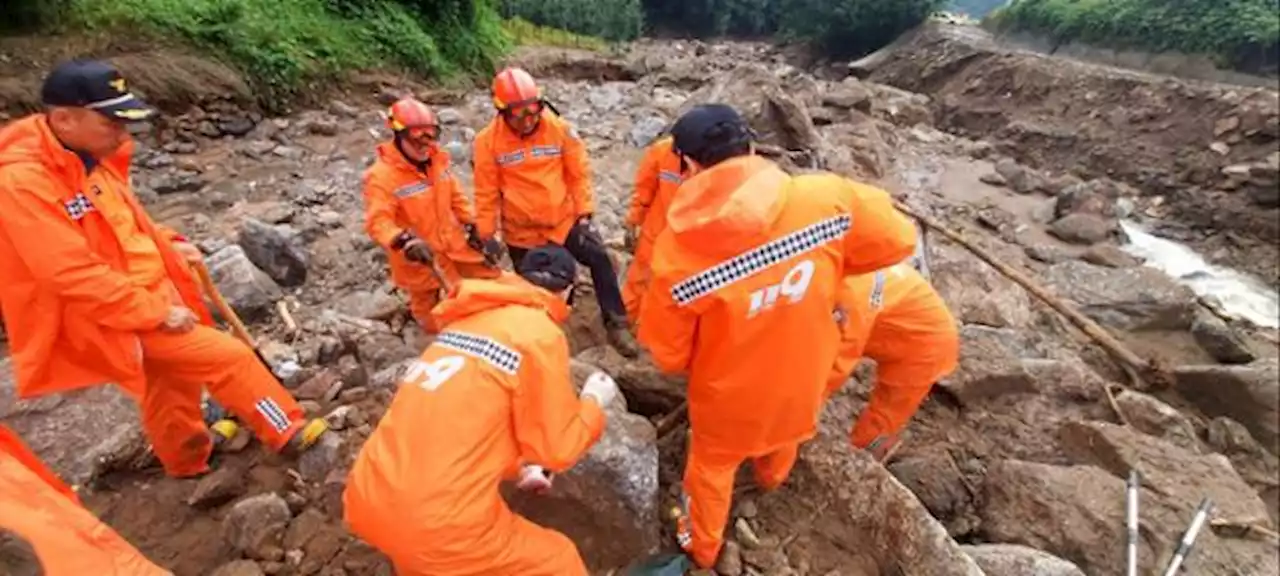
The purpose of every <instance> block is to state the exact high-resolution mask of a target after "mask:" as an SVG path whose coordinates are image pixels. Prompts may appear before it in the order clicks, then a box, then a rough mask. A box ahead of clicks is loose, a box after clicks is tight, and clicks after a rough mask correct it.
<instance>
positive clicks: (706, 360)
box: [640, 156, 915, 456]
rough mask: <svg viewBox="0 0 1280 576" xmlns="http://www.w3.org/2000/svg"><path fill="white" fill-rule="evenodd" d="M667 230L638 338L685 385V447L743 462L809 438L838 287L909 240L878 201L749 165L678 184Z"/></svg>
mask: <svg viewBox="0 0 1280 576" xmlns="http://www.w3.org/2000/svg"><path fill="white" fill-rule="evenodd" d="M669 219H670V226H669V228H668V230H667V231H665V232H663V233H662V234H661V235H660V236H659V238H658V240H657V243H656V245H655V247H654V256H653V260H654V262H653V271H654V281H653V284H652V285H651V286H650V291H649V293H648V295H647V296H646V306H645V307H644V308H643V309H642V316H641V318H642V319H641V321H640V331H641V332H640V336H641V339H642V340H643V341H644V342H645V344H646V345H647V346H648V347H649V349H650V351H651V352H652V353H653V356H654V360H655V362H657V363H658V364H659V365H660V366H661V367H662V368H664V369H666V370H671V371H687V372H688V374H689V382H690V384H689V408H690V418H691V421H692V424H693V430H694V437H695V442H697V443H702V444H703V445H704V446H714V447H715V449H716V451H723V452H727V453H733V454H740V455H743V456H748V455H760V454H765V453H769V452H771V451H773V450H776V449H779V448H783V447H786V446H789V445H794V444H795V443H796V442H798V441H802V440H804V439H806V438H808V437H810V436H812V434H813V432H814V429H815V426H816V421H817V415H818V410H819V408H820V406H821V402H822V392H823V388H824V384H825V382H826V379H827V375H828V372H829V370H830V369H831V365H832V362H833V361H834V360H835V357H836V351H837V347H838V343H839V340H840V338H839V332H838V327H837V325H836V323H835V322H834V321H833V319H832V311H833V309H834V308H835V302H836V295H837V290H838V287H839V284H840V281H841V279H842V278H843V277H844V276H845V275H847V274H855V273H865V272H869V271H871V270H875V269H877V268H881V267H884V266H888V265H891V264H893V263H895V262H897V261H900V260H902V259H904V258H906V257H908V256H909V255H910V254H911V250H912V248H913V247H914V244H915V230H914V227H913V226H912V225H911V223H910V221H909V220H907V219H906V218H905V217H904V216H902V215H901V214H900V213H898V212H897V211H896V210H894V209H893V207H892V203H891V202H890V200H889V197H888V195H887V194H885V193H884V192H883V191H880V190H877V189H874V188H869V187H863V186H859V185H857V184H854V183H853V182H850V181H848V180H845V179H843V178H840V177H838V176H834V175H830V174H818V175H807V176H800V177H794V178H793V177H791V176H788V175H787V174H785V173H784V172H782V171H781V170H780V169H778V168H777V167H776V166H774V165H773V164H772V163H770V162H768V161H767V160H764V159H761V158H759V157H756V156H748V157H743V158H738V159H734V160H729V161H726V162H724V163H722V164H719V165H717V166H715V167H713V168H711V169H710V170H707V171H705V172H702V173H700V174H698V175H697V176H695V177H694V178H693V179H690V180H689V181H687V182H686V183H685V184H684V185H683V186H682V187H681V189H680V191H679V193H678V194H677V197H676V200H675V201H674V202H673V204H672V207H671V211H670V215H669ZM649 302H652V303H653V306H649V304H648V303H649Z"/></svg>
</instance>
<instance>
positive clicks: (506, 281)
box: [432, 272, 569, 327]
mask: <svg viewBox="0 0 1280 576" xmlns="http://www.w3.org/2000/svg"><path fill="white" fill-rule="evenodd" d="M513 304H514V305H518V306H526V307H529V308H538V309H542V310H544V311H546V313H547V315H548V316H550V317H551V320H552V321H554V322H555V323H557V324H562V323H564V321H565V320H568V319H569V306H568V304H566V303H565V301H564V300H563V299H562V298H560V296H558V295H556V294H553V293H551V292H549V291H547V290H545V289H543V288H539V287H537V286H534V285H533V284H530V283H529V282H528V281H526V280H525V279H524V278H521V277H520V276H519V275H517V274H513V273H511V272H503V273H502V275H501V276H499V277H498V278H497V279H494V280H463V281H462V282H459V283H458V284H457V285H456V286H454V288H453V290H452V291H450V293H449V296H448V298H446V299H445V301H444V302H441V303H440V304H439V305H438V306H436V308H435V310H433V311H432V314H433V315H434V316H435V319H436V322H437V323H438V325H439V326H441V327H448V325H449V324H451V323H453V322H455V321H457V320H460V319H462V318H466V317H468V316H473V315H475V314H478V313H480V312H484V311H485V310H489V309H492V308H501V307H503V306H510V305H513Z"/></svg>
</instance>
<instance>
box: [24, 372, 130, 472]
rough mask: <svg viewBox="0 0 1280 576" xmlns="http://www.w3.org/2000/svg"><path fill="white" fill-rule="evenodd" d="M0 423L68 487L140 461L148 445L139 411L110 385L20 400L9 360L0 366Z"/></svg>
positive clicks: (119, 391)
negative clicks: (115, 467)
mask: <svg viewBox="0 0 1280 576" xmlns="http://www.w3.org/2000/svg"><path fill="white" fill-rule="evenodd" d="M0 423H3V424H4V425H6V426H8V427H10V428H11V429H13V431H14V432H15V433H17V434H18V436H20V437H22V440H23V441H24V442H25V443H26V444H27V445H28V446H29V447H30V448H31V450H32V451H33V452H35V453H36V455H37V456H39V457H40V459H41V460H42V461H44V463H45V464H48V465H49V467H50V468H52V469H53V471H54V472H56V473H57V474H58V476H60V477H61V478H62V479H63V480H65V481H66V482H67V483H69V484H72V485H84V484H87V483H90V482H91V481H92V480H94V479H95V478H96V477H97V476H98V475H99V474H101V473H103V472H107V471H109V469H110V467H111V466H113V465H116V464H123V463H127V462H129V461H131V460H132V459H134V458H135V457H138V456H141V455H142V454H143V453H144V452H145V450H146V448H147V442H146V440H145V437H144V436H143V434H142V428H141V424H140V421H139V420H138V410H137V406H136V405H135V404H134V403H133V402H132V401H131V400H130V399H129V398H128V397H127V396H126V395H125V394H124V393H123V392H122V391H121V390H120V389H119V388H116V387H115V386H114V385H111V384H105V385H101V386H93V387H91V388H84V389H81V390H76V391H72V392H67V393H64V394H51V395H48V396H42V397H40V398H33V399H30V400H19V399H18V391H17V382H16V380H15V379H14V373H13V365H12V360H11V359H9V358H4V359H3V360H0Z"/></svg>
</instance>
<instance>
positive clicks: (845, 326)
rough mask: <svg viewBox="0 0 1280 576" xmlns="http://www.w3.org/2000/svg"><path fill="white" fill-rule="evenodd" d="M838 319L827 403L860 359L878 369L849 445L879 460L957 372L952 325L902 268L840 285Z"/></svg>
mask: <svg viewBox="0 0 1280 576" xmlns="http://www.w3.org/2000/svg"><path fill="white" fill-rule="evenodd" d="M836 318H837V322H839V323H840V332H841V343H840V352H839V355H838V356H837V357H836V362H835V364H834V366H833V368H832V371H831V379H830V381H829V382H828V385H827V396H828V397H829V396H831V395H832V394H835V393H836V392H837V391H838V390H839V389H840V387H841V386H843V385H844V383H845V381H846V380H848V379H849V375H850V374H851V373H852V372H853V369H854V367H856V366H857V365H858V361H859V360H860V359H861V358H863V357H864V356H865V357H867V358H870V359H872V360H875V361H876V383H875V386H874V387H873V388H872V391H871V399H870V401H869V402H868V403H867V406H866V408H865V409H864V410H863V411H862V414H861V415H860V416H859V417H858V421H857V423H856V424H855V425H854V427H853V431H852V433H851V435H850V436H851V438H850V439H851V440H852V442H853V445H854V446H855V447H857V448H860V449H863V450H867V451H868V452H871V454H872V455H873V456H875V457H876V459H877V460H884V458H885V457H886V456H887V455H888V454H889V452H890V451H892V449H893V447H894V446H895V445H897V443H898V438H899V434H900V433H901V431H902V429H903V428H904V427H905V426H906V425H907V422H908V421H909V420H910V419H911V416H912V415H914V414H915V413H916V410H917V409H918V408H919V407H920V403H921V402H923V401H924V399H925V396H927V395H928V394H929V390H930V389H932V388H933V384H934V382H937V381H938V380H939V379H940V378H942V377H944V376H946V375H947V374H950V373H951V371H952V370H955V368H956V364H957V362H959V358H960V335H959V333H958V332H957V330H956V321H955V318H954V317H952V316H951V312H950V311H949V310H948V309H947V304H946V303H945V302H943V301H942V297H941V296H939V295H938V292H937V291H935V290H934V289H933V286H931V285H929V281H928V280H927V279H925V277H924V276H923V275H922V274H920V273H919V272H917V271H916V269H915V268H912V267H911V265H910V264H908V263H906V262H902V263H899V264H895V265H894V266H892V267H889V268H885V269H883V270H878V271H876V272H874V273H872V274H863V275H860V276H849V277H846V278H845V280H844V284H843V286H842V287H841V289H840V295H839V303H838V305H837V307H836Z"/></svg>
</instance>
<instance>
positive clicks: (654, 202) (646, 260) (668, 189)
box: [622, 136, 683, 323]
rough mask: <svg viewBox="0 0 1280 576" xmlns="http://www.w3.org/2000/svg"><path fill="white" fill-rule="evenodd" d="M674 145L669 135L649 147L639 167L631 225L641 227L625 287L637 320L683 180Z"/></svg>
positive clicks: (629, 308)
mask: <svg viewBox="0 0 1280 576" xmlns="http://www.w3.org/2000/svg"><path fill="white" fill-rule="evenodd" d="M671 144H672V139H671V137H670V136H667V137H664V138H659V139H658V140H657V141H655V142H654V143H653V144H650V145H649V147H648V148H647V149H645V153H644V157H643V158H641V159H640V167H639V168H638V169H637V170H636V182H635V192H634V194H633V195H632V196H631V208H630V210H628V211H627V220H626V222H627V225H629V226H639V227H640V233H639V235H638V238H636V246H635V253H634V254H632V259H631V265H630V266H629V267H628V269H627V281H626V284H625V285H623V286H622V301H623V303H624V304H625V305H626V307H627V316H628V317H630V318H631V320H632V322H633V323H634V322H635V321H636V320H637V319H638V318H639V317H640V302H641V299H642V298H644V292H645V288H647V287H648V285H649V266H650V260H651V259H652V256H653V242H654V241H655V240H657V239H658V234H659V233H661V232H662V231H663V230H665V229H666V228H667V210H668V209H669V208H670V207H671V199H672V198H674V197H675V195H676V189H678V188H679V187H680V183H681V181H682V180H683V176H682V175H681V171H680V157H679V156H677V155H676V154H675V153H674V152H672V150H671Z"/></svg>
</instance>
